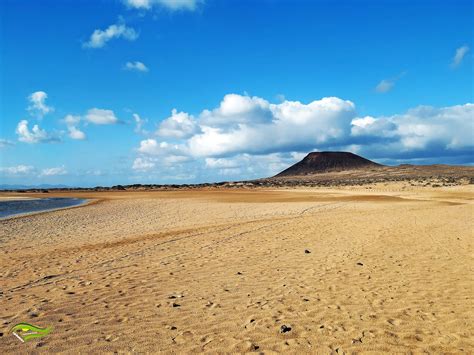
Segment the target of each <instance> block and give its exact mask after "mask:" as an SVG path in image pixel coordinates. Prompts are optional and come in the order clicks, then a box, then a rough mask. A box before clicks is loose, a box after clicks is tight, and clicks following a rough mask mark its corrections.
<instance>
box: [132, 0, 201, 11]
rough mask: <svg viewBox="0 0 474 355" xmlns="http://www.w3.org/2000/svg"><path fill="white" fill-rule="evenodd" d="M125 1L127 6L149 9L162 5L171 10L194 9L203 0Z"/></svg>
mask: <svg viewBox="0 0 474 355" xmlns="http://www.w3.org/2000/svg"><path fill="white" fill-rule="evenodd" d="M124 2H125V4H126V5H127V6H129V7H131V8H135V9H140V10H149V9H151V8H152V7H153V6H162V7H165V8H167V9H169V10H171V11H176V10H189V11H194V10H195V9H196V7H197V4H198V3H199V2H201V0H124Z"/></svg>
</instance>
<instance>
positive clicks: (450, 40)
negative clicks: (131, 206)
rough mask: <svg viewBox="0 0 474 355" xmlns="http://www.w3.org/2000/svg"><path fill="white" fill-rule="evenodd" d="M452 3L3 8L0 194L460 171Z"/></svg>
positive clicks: (115, 1)
mask: <svg viewBox="0 0 474 355" xmlns="http://www.w3.org/2000/svg"><path fill="white" fill-rule="evenodd" d="M473 23H474V9H473V2H472V1H470V0H466V1H462V0H453V1H436V0H434V1H428V0H423V1H420V0H412V1H403V0H400V1H395V0H385V1H380V0H372V1H362V0H361V1H357V0H356V1H354V0H352V1H349V0H345V1H339V0H314V1H310V0H298V1H290V0H233V1H226V0H81V1H72V0H70V1H68V0H64V1H63V0H41V1H39V0H35V1H32V0H3V1H1V2H0V49H1V52H0V53H1V54H0V184H14V185H18V184H21V185H39V184H53V185H57V184H62V185H68V186H84V187H88V186H96V185H102V186H107V185H115V184H135V183H143V184H149V183H156V184H163V183H177V184H185V183H198V182H214V181H230V180H244V179H253V178H260V177H267V176H271V175H274V174H276V173H278V172H279V171H281V170H283V169H285V168H287V167H288V166H289V165H291V164H293V163H295V162H297V161H298V160H300V159H302V158H303V157H304V156H305V155H306V154H307V153H308V152H310V151H324V150H338V151H351V152H353V153H356V154H360V155H362V156H364V157H366V158H369V159H372V160H375V161H377V162H379V163H383V164H389V165H397V164H402V163H411V164H433V163H445V164H466V165H474V154H473V153H474V139H473V138H474V98H473V96H474V84H473V78H474V76H473V68H474V66H473V64H474V55H473V53H474V43H473V42H474V26H473Z"/></svg>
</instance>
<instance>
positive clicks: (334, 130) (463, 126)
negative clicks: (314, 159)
mask: <svg viewBox="0 0 474 355" xmlns="http://www.w3.org/2000/svg"><path fill="white" fill-rule="evenodd" d="M177 117H180V119H177ZM472 117H474V104H465V105H458V106H451V107H444V108H433V107H426V106H420V107H417V108H414V109H411V110H408V111H407V112H406V113H402V114H398V115H393V116H387V117H385V116H380V117H375V116H364V117H358V116H357V114H356V110H355V105H354V104H353V103H352V102H351V101H347V100H342V99H340V98H336V97H328V98H323V99H320V100H314V101H312V102H309V103H301V102H299V101H288V100H285V101H283V102H281V103H277V104H274V103H270V102H268V101H266V100H265V99H262V98H259V97H249V96H241V95H235V94H232V95H226V96H225V97H224V99H223V100H222V102H221V103H220V104H219V105H218V107H216V108H213V109H207V110H203V111H202V112H201V114H199V115H197V118H194V117H193V116H192V115H190V114H189V113H186V112H178V111H177V110H173V111H172V115H171V117H169V118H167V119H166V120H164V121H163V122H162V125H160V127H159V129H158V133H159V132H160V130H161V133H162V135H161V136H162V137H168V138H172V142H166V141H162V140H161V139H164V138H161V139H160V138H154V139H145V140H142V141H141V142H140V145H139V147H138V149H137V153H138V156H137V159H139V160H137V161H136V163H135V162H134V166H135V170H142V171H145V169H153V172H154V174H165V173H166V174H168V175H166V176H168V177H169V176H170V174H175V175H176V174H186V173H187V172H189V170H190V169H193V171H194V172H195V174H196V176H198V178H199V179H201V181H211V180H215V176H218V175H221V176H225V177H226V179H234V180H240V179H246V178H257V177H262V176H271V175H274V174H276V173H278V172H279V171H281V170H283V169H285V168H287V167H288V166H289V165H291V164H293V163H294V162H296V161H299V160H301V159H302V158H303V157H304V156H305V155H306V154H307V153H308V152H310V151H315V150H346V151H351V152H354V153H356V154H362V155H365V156H367V157H368V158H369V159H370V158H376V159H378V160H379V161H383V162H387V161H392V162H395V161H398V160H399V159H408V161H409V159H411V158H413V157H420V156H421V157H424V159H431V157H433V158H434V157H436V158H437V159H440V157H453V156H454V157H455V156H460V155H462V156H463V157H468V156H469V154H471V155H472V151H473V150H474V142H473V140H472V134H473V132H474V120H472ZM183 122H184V124H183ZM183 126H184V127H188V126H189V127H192V129H189V130H187V129H185V128H183ZM463 159H467V158H463ZM470 161H472V159H471V160H470ZM154 176H157V175H154ZM160 176H163V175H160Z"/></svg>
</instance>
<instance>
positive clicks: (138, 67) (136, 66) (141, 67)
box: [125, 61, 149, 73]
mask: <svg viewBox="0 0 474 355" xmlns="http://www.w3.org/2000/svg"><path fill="white" fill-rule="evenodd" d="M125 69H126V70H132V71H139V72H144V73H146V72H148V71H149V69H148V67H147V66H146V65H145V64H143V63H142V62H138V61H136V62H127V63H126V64H125Z"/></svg>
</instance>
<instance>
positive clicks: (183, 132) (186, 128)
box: [156, 109, 199, 139]
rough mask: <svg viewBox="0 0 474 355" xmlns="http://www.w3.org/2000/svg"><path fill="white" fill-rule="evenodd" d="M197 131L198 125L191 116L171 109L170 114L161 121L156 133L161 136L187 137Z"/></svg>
mask: <svg viewBox="0 0 474 355" xmlns="http://www.w3.org/2000/svg"><path fill="white" fill-rule="evenodd" d="M198 132H199V126H198V125H197V122H196V120H195V119H194V117H193V116H191V115H189V114H187V113H185V112H178V111H177V110H176V109H173V110H172V111H171V116H170V117H168V118H167V119H165V120H164V121H162V122H161V124H160V127H159V128H158V130H157V132H156V134H157V135H159V136H162V137H172V138H180V139H182V138H188V137H191V136H192V135H194V134H196V133H198Z"/></svg>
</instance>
